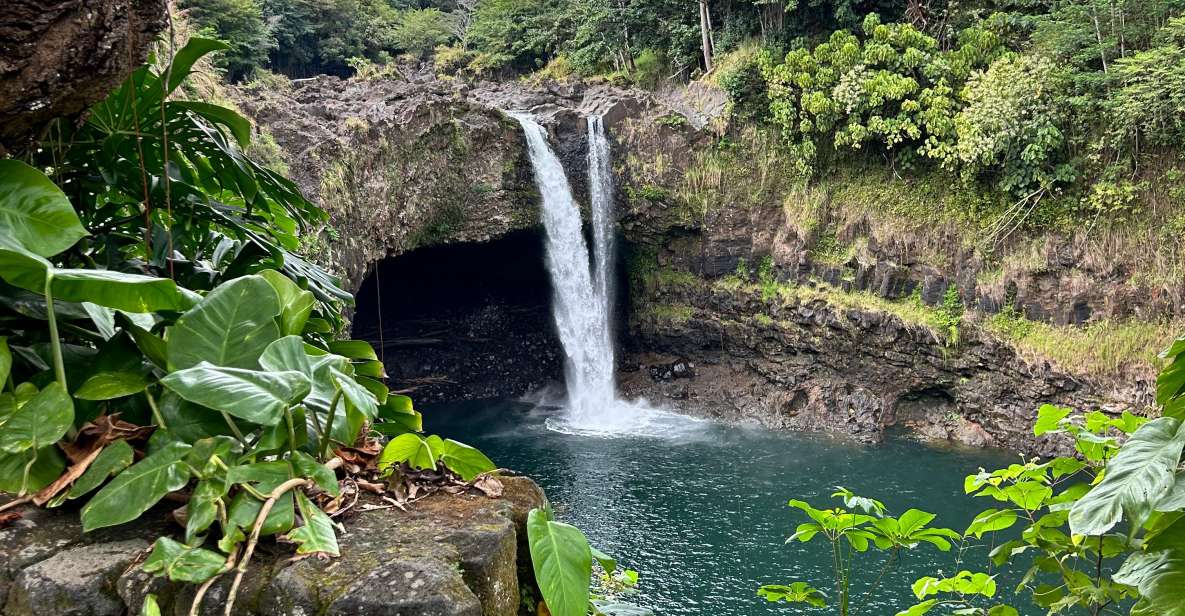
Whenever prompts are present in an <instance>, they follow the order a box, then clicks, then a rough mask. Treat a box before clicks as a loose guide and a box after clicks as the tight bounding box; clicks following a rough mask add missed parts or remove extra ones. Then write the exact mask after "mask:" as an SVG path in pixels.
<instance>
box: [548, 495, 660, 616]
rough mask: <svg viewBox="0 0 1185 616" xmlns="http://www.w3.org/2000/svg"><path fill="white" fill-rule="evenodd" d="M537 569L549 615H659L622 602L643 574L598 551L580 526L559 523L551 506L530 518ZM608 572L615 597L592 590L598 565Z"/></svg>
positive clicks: (607, 581)
mask: <svg viewBox="0 0 1185 616" xmlns="http://www.w3.org/2000/svg"><path fill="white" fill-rule="evenodd" d="M527 542H528V545H529V547H530V552H531V566H532V568H533V569H534V572H535V581H536V583H537V584H538V585H539V592H540V593H542V595H543V601H544V603H545V604H546V605H547V609H548V613H550V614H555V616H585V615H586V614H592V615H593V616H653V612H651V611H650V610H647V609H644V608H640V607H638V606H636V605H633V604H631V603H624V602H621V601H618V600H616V598H615V597H614V596H613V595H618V594H625V593H627V592H629V591H630V590H631V589H632V588H633V587H634V586H636V585H637V583H638V573H637V572H636V571H631V570H628V569H627V570H622V571H618V570H617V562H616V561H614V560H613V558H612V557H610V556H608V555H606V554H605V553H603V552H601V551H600V550H598V549H596V548H594V547H592V546H591V545H589V543H588V538H586V537H585V536H584V533H582V532H580V529H579V528H576V527H575V526H572V525H570V524H564V523H563V522H557V521H556V520H555V517H554V515H553V513H552V511H551V508H550V507H545V508H543V509H532V510H531V511H530V513H528V514H527ZM594 561H596V562H597V563H598V564H599V565H600V566H601V569H602V570H603V571H604V575H603V576H602V581H601V585H602V586H608V591H609V595H610V596H609V597H608V598H603V597H598V596H596V595H594V594H592V593H591V592H590V589H589V588H590V584H591V583H592V582H591V580H592V571H593V562H594Z"/></svg>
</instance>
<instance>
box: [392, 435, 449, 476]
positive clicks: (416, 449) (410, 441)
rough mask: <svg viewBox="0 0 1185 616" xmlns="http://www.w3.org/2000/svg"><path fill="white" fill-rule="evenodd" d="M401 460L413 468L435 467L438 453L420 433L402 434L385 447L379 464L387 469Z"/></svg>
mask: <svg viewBox="0 0 1185 616" xmlns="http://www.w3.org/2000/svg"><path fill="white" fill-rule="evenodd" d="M437 438H439V437H437ZM400 462H407V463H408V465H409V466H411V467H412V468H418V469H434V468H436V454H435V453H434V452H433V451H432V446H431V445H429V443H428V441H426V440H424V437H422V436H420V435H419V434H411V433H408V434H401V435H399V436H397V437H395V438H393V439H391V442H389V443H387V446H386V447H383V452H382V453H381V454H379V459H378V463H377V464H378V467H379V468H380V469H386V468H388V467H390V466H393V465H395V464H399V463H400Z"/></svg>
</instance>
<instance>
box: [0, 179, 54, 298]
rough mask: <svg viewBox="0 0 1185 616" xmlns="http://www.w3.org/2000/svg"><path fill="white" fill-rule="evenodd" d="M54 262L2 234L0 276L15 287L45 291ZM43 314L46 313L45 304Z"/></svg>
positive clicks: (0, 241) (0, 240)
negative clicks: (47, 277)
mask: <svg viewBox="0 0 1185 616" xmlns="http://www.w3.org/2000/svg"><path fill="white" fill-rule="evenodd" d="M0 162H3V161H0ZM52 269H53V264H52V263H50V262H49V261H47V260H45V258H44V257H41V256H38V255H36V254H34V253H33V252H31V251H30V250H28V249H27V248H25V247H24V246H21V245H20V244H19V243H17V242H16V240H14V239H12V238H11V237H9V236H7V235H4V234H0V278H3V279H4V280H5V281H7V282H8V283H9V284H11V285H12V286H14V287H19V288H21V289H25V290H26V291H33V292H35V293H37V294H44V293H45V277H46V275H48V273H49V271H50V270H52ZM41 308H42V309H41V315H44V314H45V308H44V306H42V307H41Z"/></svg>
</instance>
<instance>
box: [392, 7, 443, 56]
mask: <svg viewBox="0 0 1185 616" xmlns="http://www.w3.org/2000/svg"><path fill="white" fill-rule="evenodd" d="M455 22H456V19H454V18H453V16H452V15H449V14H447V13H442V12H441V11H440V9H412V10H408V11H403V12H401V13H400V14H399V21H398V25H397V26H395V30H394V32H393V33H392V36H391V38H392V42H393V43H394V44H395V46H396V47H397V48H398V49H401V50H403V51H406V52H407V53H410V54H412V55H415V56H418V57H420V58H424V57H427V56H428V55H430V54H431V53H432V50H434V49H436V46H437V45H444V44H446V43H448V42H449V40H451V39H452V37H453V33H454V31H455Z"/></svg>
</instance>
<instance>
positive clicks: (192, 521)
mask: <svg viewBox="0 0 1185 616" xmlns="http://www.w3.org/2000/svg"><path fill="white" fill-rule="evenodd" d="M226 493H227V485H226V482H224V481H221V480H219V479H206V480H203V481H201V482H199V483H198V484H197V487H195V488H194V489H193V494H192V495H190V497H189V503H187V504H186V505H185V542H186V543H189V544H192V543H193V542H194V539H195V538H196V537H197V536H198V535H200V534H202V533H204V532H206V529H207V528H210V525H211V524H213V523H214V520H216V519H217V518H218V503H219V499H221V498H222V497H223V496H226Z"/></svg>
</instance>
